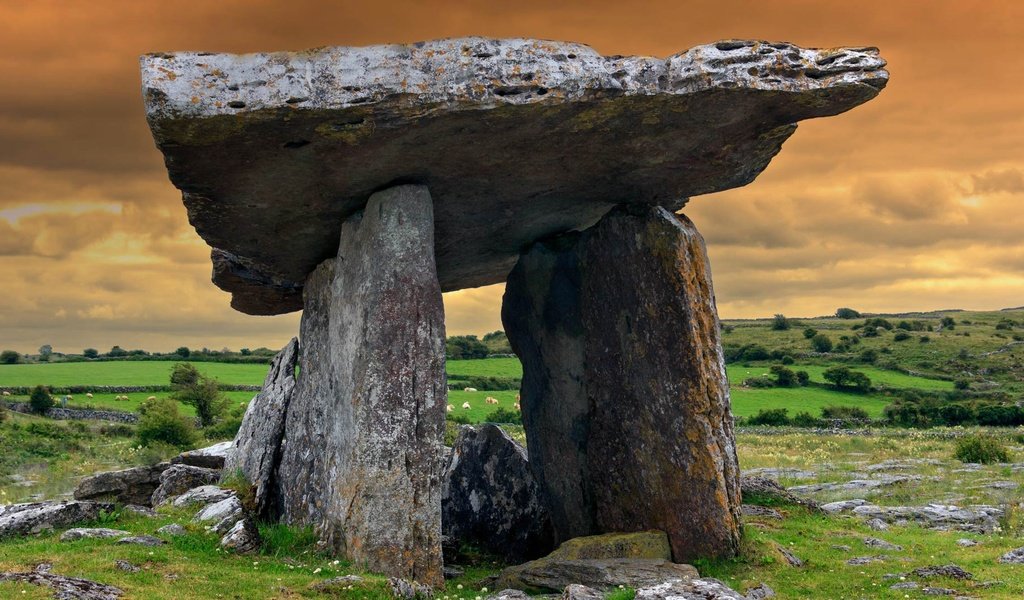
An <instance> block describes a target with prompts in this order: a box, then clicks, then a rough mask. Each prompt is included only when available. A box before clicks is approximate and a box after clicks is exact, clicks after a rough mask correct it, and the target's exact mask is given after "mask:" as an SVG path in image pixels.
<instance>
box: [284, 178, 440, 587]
mask: <svg viewBox="0 0 1024 600" xmlns="http://www.w3.org/2000/svg"><path fill="white" fill-rule="evenodd" d="M304 310H305V312H304V314H303V322H302V334H303V339H302V350H301V353H302V356H301V359H300V373H301V374H300V378H299V385H298V388H297V389H296V395H295V399H294V400H293V402H292V406H291V408H290V409H289V411H288V419H287V423H286V428H285V440H286V441H285V444H284V450H283V457H282V462H281V466H280V469H279V477H280V480H281V482H282V483H281V490H282V508H283V511H282V512H283V515H284V517H285V519H286V520H287V521H289V522H292V523H310V524H313V525H314V527H315V529H316V530H317V532H318V534H319V535H320V538H321V541H322V543H323V544H324V545H325V546H327V547H328V548H330V549H332V550H334V551H335V552H337V553H339V554H341V555H344V556H346V557H347V558H348V559H349V560H351V561H352V562H353V563H355V564H357V565H359V566H360V567H365V568H367V569H369V570H371V571H378V572H383V573H386V574H388V575H392V576H396V577H402V578H406V579H414V580H416V581H419V582H421V583H425V584H429V585H441V584H442V583H443V577H442V565H441V543H440V540H441V470H442V466H443V465H442V449H443V445H442V434H443V429H444V417H445V406H446V404H447V388H446V385H445V372H444V342H445V329H444V307H443V305H442V302H441V289H440V286H439V284H438V281H437V271H436V267H435V265H434V235H433V206H432V203H431V199H430V194H429V193H428V192H427V189H426V188H425V187H422V186H412V185H406V186H398V187H393V188H389V189H387V190H384V191H382V192H378V193H376V194H373V195H372V196H370V199H369V201H368V203H367V205H366V208H365V209H364V210H363V211H362V212H361V213H358V214H356V215H353V216H352V217H350V218H349V219H347V220H346V221H345V222H344V223H343V225H342V229H341V243H340V246H339V249H338V257H337V259H334V260H330V261H327V262H326V263H325V264H323V265H321V266H320V267H319V268H318V269H317V270H316V271H315V272H314V273H313V274H312V275H311V277H310V278H309V279H308V280H307V281H306V286H305V309H304Z"/></svg>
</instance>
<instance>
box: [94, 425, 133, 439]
mask: <svg viewBox="0 0 1024 600" xmlns="http://www.w3.org/2000/svg"><path fill="white" fill-rule="evenodd" d="M100 435H105V436H107V437H126V438H127V437H132V436H133V435H135V428H134V427H132V426H131V425H126V424H125V423H110V424H104V425H100Z"/></svg>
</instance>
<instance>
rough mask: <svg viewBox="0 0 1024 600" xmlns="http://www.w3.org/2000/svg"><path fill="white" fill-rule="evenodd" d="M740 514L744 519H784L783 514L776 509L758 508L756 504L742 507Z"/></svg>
mask: <svg viewBox="0 0 1024 600" xmlns="http://www.w3.org/2000/svg"><path fill="white" fill-rule="evenodd" d="M740 514H742V515H743V517H744V519H746V518H751V519H782V518H783V514H782V513H780V512H779V511H777V510H775V509H774V508H769V507H767V506H758V505H756V504H744V505H742V506H740Z"/></svg>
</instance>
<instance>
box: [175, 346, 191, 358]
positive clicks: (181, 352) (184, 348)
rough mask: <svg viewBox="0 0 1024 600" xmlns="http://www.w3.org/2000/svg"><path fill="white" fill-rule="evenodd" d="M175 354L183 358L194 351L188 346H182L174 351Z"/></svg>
mask: <svg viewBox="0 0 1024 600" xmlns="http://www.w3.org/2000/svg"><path fill="white" fill-rule="evenodd" d="M174 353H175V354H177V355H178V356H180V357H182V358H188V357H189V355H191V354H192V351H191V350H189V349H188V346H182V347H181V348H178V349H177V350H175V351H174Z"/></svg>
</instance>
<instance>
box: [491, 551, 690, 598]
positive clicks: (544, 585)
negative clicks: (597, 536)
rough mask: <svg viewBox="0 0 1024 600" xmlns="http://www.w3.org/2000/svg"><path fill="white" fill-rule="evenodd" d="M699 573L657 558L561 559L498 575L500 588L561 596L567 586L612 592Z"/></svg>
mask: <svg viewBox="0 0 1024 600" xmlns="http://www.w3.org/2000/svg"><path fill="white" fill-rule="evenodd" d="M698 576H699V575H698V573H697V569H694V568H693V567H691V566H690V565H681V564H676V563H673V562H670V561H667V560H663V559H654V558H599V559H577V560H571V559H559V558H549V557H545V558H541V559H538V560H535V561H532V562H528V563H525V564H522V565H518V566H515V567H509V568H507V569H505V570H504V571H502V572H501V574H500V575H498V580H497V587H502V588H516V589H522V590H527V589H544V590H552V591H554V592H558V591H559V590H564V589H565V586H567V585H570V584H573V583H578V584H582V585H585V586H587V587H592V588H597V589H611V588H615V587H618V586H620V585H622V586H626V587H632V588H637V587H641V586H650V585H655V584H657V583H660V582H663V581H667V580H670V579H690V578H695V577H698Z"/></svg>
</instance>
